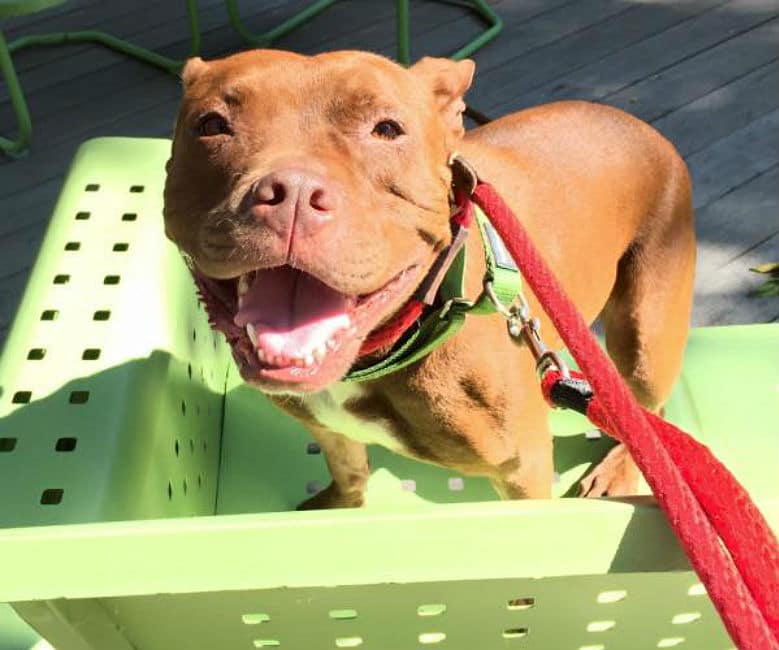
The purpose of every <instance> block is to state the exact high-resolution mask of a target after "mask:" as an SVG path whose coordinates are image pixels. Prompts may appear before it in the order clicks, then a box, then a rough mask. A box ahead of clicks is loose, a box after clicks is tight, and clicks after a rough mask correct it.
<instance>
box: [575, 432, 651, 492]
mask: <svg viewBox="0 0 779 650" xmlns="http://www.w3.org/2000/svg"><path fill="white" fill-rule="evenodd" d="M639 478H640V473H639V470H638V467H636V464H635V462H633V459H632V458H631V457H630V453H628V450H627V448H626V447H625V445H621V444H620V445H617V446H616V447H614V448H613V449H612V450H611V451H609V453H608V454H606V457H605V458H604V459H603V460H602V461H601V462H600V463H599V464H598V465H597V466H596V467H595V469H593V470H592V471H591V472H590V473H589V474H587V476H585V477H584V478H583V479H582V480H581V481H580V482H579V496H581V497H588V498H593V499H594V498H597V497H607V496H608V497H620V496H629V495H631V494H636V492H638V480H639Z"/></svg>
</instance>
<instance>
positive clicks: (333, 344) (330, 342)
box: [325, 339, 338, 350]
mask: <svg viewBox="0 0 779 650" xmlns="http://www.w3.org/2000/svg"><path fill="white" fill-rule="evenodd" d="M325 345H326V346H327V349H328V350H335V349H336V348H337V347H338V343H336V342H335V339H328V341H327V343H325Z"/></svg>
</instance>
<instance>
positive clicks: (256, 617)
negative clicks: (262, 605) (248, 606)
mask: <svg viewBox="0 0 779 650" xmlns="http://www.w3.org/2000/svg"><path fill="white" fill-rule="evenodd" d="M241 621H243V624H244V625H260V624H262V623H267V622H268V621H270V615H269V614H265V613H264V612H259V613H257V614H244V615H243V616H241Z"/></svg>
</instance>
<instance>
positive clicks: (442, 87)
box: [409, 57, 476, 137]
mask: <svg viewBox="0 0 779 650" xmlns="http://www.w3.org/2000/svg"><path fill="white" fill-rule="evenodd" d="M475 69H476V64H475V63H474V62H473V61H471V60H470V59H465V60H464V61H452V60H450V59H440V58H434V57H423V58H422V59H420V60H419V61H418V62H417V63H415V64H414V65H413V66H411V68H409V70H410V71H411V73H412V74H415V75H417V77H418V78H419V79H422V80H423V81H424V82H425V83H427V84H428V86H429V87H430V89H431V90H432V91H433V95H434V96H435V100H436V103H437V104H438V109H439V111H440V112H441V116H442V117H443V118H444V121H445V123H446V124H447V126H449V128H450V129H451V130H452V131H453V132H454V133H455V135H456V136H458V137H459V136H461V135H462V134H463V133H464V131H465V129H464V128H463V118H462V113H463V111H464V110H465V101H464V100H463V96H464V95H465V93H466V92H467V90H468V88H470V86H471V82H472V81H473V73H474V71H475Z"/></svg>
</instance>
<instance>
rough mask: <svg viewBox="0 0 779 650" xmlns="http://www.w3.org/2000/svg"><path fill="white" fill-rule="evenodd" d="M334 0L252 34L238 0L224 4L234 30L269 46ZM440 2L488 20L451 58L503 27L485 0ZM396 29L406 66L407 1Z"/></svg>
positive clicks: (400, 6)
mask: <svg viewBox="0 0 779 650" xmlns="http://www.w3.org/2000/svg"><path fill="white" fill-rule="evenodd" d="M337 1H338V0H317V2H314V3H313V4H311V5H309V6H308V7H307V8H306V9H304V10H303V11H301V12H300V13H298V14H297V15H295V16H293V17H292V18H290V19H289V20H287V21H285V22H283V23H282V24H281V25H279V26H278V27H274V28H273V29H271V30H270V31H268V32H265V33H264V34H253V33H252V32H251V31H249V29H248V28H247V27H246V26H245V25H244V23H243V21H242V20H241V15H240V12H239V10H238V0H225V4H226V5H227V12H228V15H229V17H230V24H231V25H232V26H233V28H234V29H235V31H236V32H238V34H240V36H241V37H242V38H243V39H244V40H245V41H246V42H247V43H250V44H252V45H254V46H255V47H268V46H269V45H271V44H272V43H273V42H274V41H276V40H278V39H279V38H281V37H282V36H284V35H285V34H288V33H289V32H291V31H292V30H294V29H296V28H297V27H299V26H300V25H302V24H303V23H305V22H306V21H308V20H310V19H311V18H313V17H314V16H316V15H318V14H320V13H322V11H324V10H325V9H327V8H328V7H330V6H331V5H333V4H335V3H336V2H337ZM442 1H443V2H447V3H448V4H454V5H457V6H460V7H465V8H467V9H471V10H472V11H474V12H476V13H477V14H478V15H479V16H480V17H481V18H482V19H483V20H484V21H485V22H486V23H487V29H486V30H485V31H484V32H482V33H481V34H480V35H479V36H477V37H476V38H474V39H473V40H472V41H470V42H469V43H467V44H466V45H464V46H463V47H461V48H460V49H459V50H457V51H456V52H454V53H453V54H452V55H451V56H452V58H453V59H464V58H466V57H468V56H470V55H471V54H473V53H474V52H475V51H476V50H478V49H479V48H481V47H483V46H484V45H486V44H487V43H489V42H490V41H491V40H492V39H493V38H495V37H496V36H497V35H498V34H499V33H500V31H501V29H503V20H502V19H501V18H500V16H498V15H497V14H496V13H495V12H494V11H493V10H492V8H491V7H490V6H489V5H488V4H487V3H486V2H485V0H442ZM397 30H398V45H397V48H398V49H397V59H398V61H399V62H400V63H402V64H404V65H408V64H409V63H410V61H411V54H410V51H409V0H397Z"/></svg>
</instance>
